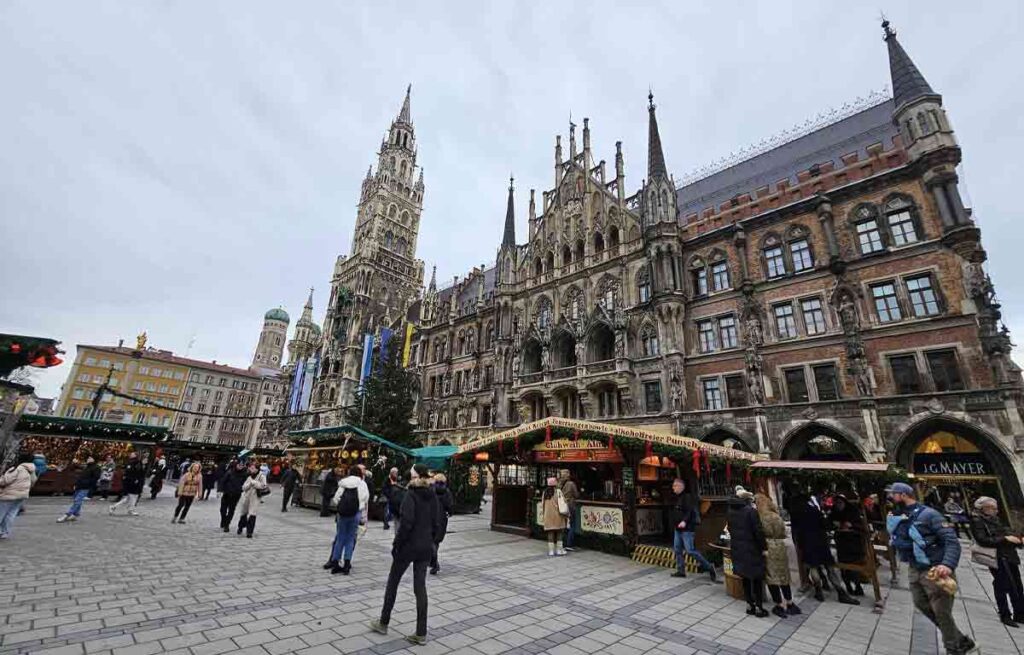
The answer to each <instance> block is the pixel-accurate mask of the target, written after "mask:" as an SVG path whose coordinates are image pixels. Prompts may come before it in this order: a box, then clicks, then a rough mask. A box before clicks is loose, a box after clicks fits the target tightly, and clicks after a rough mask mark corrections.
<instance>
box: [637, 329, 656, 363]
mask: <svg viewBox="0 0 1024 655" xmlns="http://www.w3.org/2000/svg"><path fill="white" fill-rule="evenodd" d="M660 352H661V350H660V347H659V344H658V331H657V330H656V329H655V328H654V326H653V325H650V324H647V325H645V326H644V327H643V328H641V330H640V355H641V357H654V356H656V355H658V354H660Z"/></svg>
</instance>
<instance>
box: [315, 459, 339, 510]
mask: <svg viewBox="0 0 1024 655" xmlns="http://www.w3.org/2000/svg"><path fill="white" fill-rule="evenodd" d="M342 477H343V476H342V475H341V467H337V468H333V469H331V470H330V471H328V472H327V475H326V476H324V481H323V484H322V485H321V486H320V516H330V515H331V500H332V499H333V498H334V494H335V493H336V492H337V491H338V481H339V480H341V478H342Z"/></svg>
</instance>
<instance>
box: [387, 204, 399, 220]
mask: <svg viewBox="0 0 1024 655" xmlns="http://www.w3.org/2000/svg"><path fill="white" fill-rule="evenodd" d="M397 214H398V207H397V206H396V205H391V206H390V207H388V218H394V217H395V216H396V215H397Z"/></svg>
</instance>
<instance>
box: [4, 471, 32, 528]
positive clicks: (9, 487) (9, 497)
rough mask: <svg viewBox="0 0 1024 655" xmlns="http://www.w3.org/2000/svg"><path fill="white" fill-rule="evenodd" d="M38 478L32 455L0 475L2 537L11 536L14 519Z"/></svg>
mask: <svg viewBox="0 0 1024 655" xmlns="http://www.w3.org/2000/svg"><path fill="white" fill-rule="evenodd" d="M37 479H38V478H37V476H36V466H35V464H33V463H32V457H31V456H29V457H23V458H22V461H21V462H20V463H19V464H18V465H17V466H14V467H12V468H11V469H9V470H8V471H7V472H5V473H4V474H3V476H0V539H10V538H11V528H12V527H13V526H14V519H15V518H17V516H18V510H20V509H21V506H22V505H23V504H24V503H25V499H26V498H28V494H29V491H31V490H32V485H33V484H35V483H36V480H37Z"/></svg>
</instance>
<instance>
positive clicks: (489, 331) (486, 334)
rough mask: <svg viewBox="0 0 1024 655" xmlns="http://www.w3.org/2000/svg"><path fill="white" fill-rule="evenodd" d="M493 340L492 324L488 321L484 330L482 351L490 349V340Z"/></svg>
mask: <svg viewBox="0 0 1024 655" xmlns="http://www.w3.org/2000/svg"><path fill="white" fill-rule="evenodd" d="M493 338H494V322H493V321H488V322H487V326H486V327H485V328H484V338H483V341H484V350H490V349H491V339H493Z"/></svg>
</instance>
